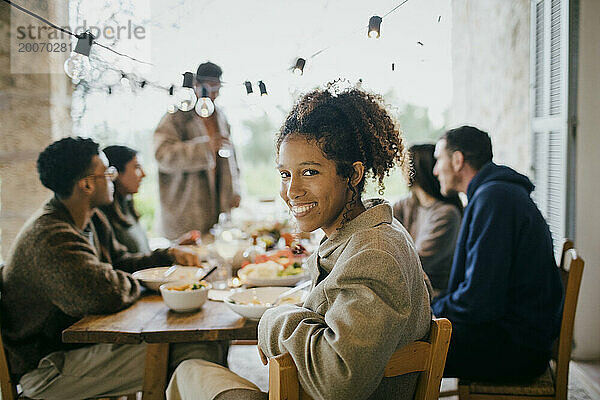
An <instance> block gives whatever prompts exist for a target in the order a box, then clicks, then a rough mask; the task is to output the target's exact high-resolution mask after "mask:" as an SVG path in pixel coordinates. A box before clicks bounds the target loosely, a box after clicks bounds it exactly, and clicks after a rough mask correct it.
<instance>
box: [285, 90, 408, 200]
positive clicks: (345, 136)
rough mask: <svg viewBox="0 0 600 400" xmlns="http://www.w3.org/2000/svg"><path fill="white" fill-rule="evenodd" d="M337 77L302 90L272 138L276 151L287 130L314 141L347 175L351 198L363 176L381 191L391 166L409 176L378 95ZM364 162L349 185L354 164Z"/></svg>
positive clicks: (396, 133) (397, 135) (394, 129)
mask: <svg viewBox="0 0 600 400" xmlns="http://www.w3.org/2000/svg"><path fill="white" fill-rule="evenodd" d="M339 83H340V82H339V81H334V82H330V83H328V84H327V85H326V87H325V88H324V89H315V90H313V91H312V92H310V93H307V94H305V95H304V96H303V97H302V98H300V100H299V101H298V102H297V103H296V105H295V106H294V107H293V108H292V110H291V111H290V113H289V115H288V116H287V118H286V120H285V122H284V123H283V126H282V127H281V129H280V131H279V132H278V134H277V137H276V148H277V155H279V149H280V147H281V143H283V141H284V140H285V138H286V137H288V136H289V135H302V136H304V137H306V138H307V139H309V140H314V141H316V142H317V144H318V145H319V148H320V149H321V151H322V152H323V154H324V155H325V157H326V158H327V159H329V160H332V161H333V162H335V164H336V172H337V174H338V175H339V176H341V177H343V178H344V179H347V180H348V186H349V188H350V190H351V191H352V193H353V199H352V201H354V200H355V198H356V197H358V196H360V194H361V193H362V192H363V189H364V185H365V179H366V178H367V176H370V177H372V179H373V180H374V181H377V182H378V186H379V194H383V191H384V189H385V186H384V184H383V179H384V178H385V177H386V176H388V175H389V173H390V170H391V169H392V168H394V166H395V165H399V166H401V167H402V169H403V171H404V174H405V176H406V177H408V166H407V163H406V156H405V151H404V144H403V141H402V137H401V135H400V131H399V129H398V128H397V126H396V124H395V122H394V120H393V119H392V117H391V116H390V114H389V113H388V111H387V109H386V107H385V105H384V101H383V99H382V97H381V96H379V95H377V94H373V93H368V92H366V91H363V90H361V89H358V88H355V87H354V88H340V87H339ZM356 161H360V162H362V163H363V165H364V167H365V176H364V177H363V179H362V180H361V181H360V182H359V184H358V185H357V186H356V188H354V187H352V185H351V184H350V178H351V177H352V174H353V172H354V169H353V168H352V164H353V163H354V162H356Z"/></svg>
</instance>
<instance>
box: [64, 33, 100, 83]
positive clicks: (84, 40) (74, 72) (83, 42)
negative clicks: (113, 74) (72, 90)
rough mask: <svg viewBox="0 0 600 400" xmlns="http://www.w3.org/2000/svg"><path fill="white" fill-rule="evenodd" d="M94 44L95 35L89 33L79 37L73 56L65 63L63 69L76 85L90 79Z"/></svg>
mask: <svg viewBox="0 0 600 400" xmlns="http://www.w3.org/2000/svg"><path fill="white" fill-rule="evenodd" d="M92 43H94V35H92V34H91V33H89V32H85V33H82V34H80V35H77V44H76V45H75V49H74V50H73V51H72V52H71V56H70V57H69V58H67V60H66V61H65V63H64V65H63V68H64V69H65V73H66V74H67V76H68V77H69V78H71V79H73V81H75V83H78V82H79V81H80V80H82V79H85V78H87V77H88V75H89V73H90V71H91V69H92V66H91V65H90V59H89V56H90V51H91V50H92Z"/></svg>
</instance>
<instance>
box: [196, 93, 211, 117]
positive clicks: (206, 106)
mask: <svg viewBox="0 0 600 400" xmlns="http://www.w3.org/2000/svg"><path fill="white" fill-rule="evenodd" d="M195 110H196V114H198V115H199V116H201V117H202V118H208V117H210V116H211V115H212V113H214V112H215V105H214V104H213V102H212V100H211V99H210V97H201V98H200V99H198V102H197V103H196V107H195Z"/></svg>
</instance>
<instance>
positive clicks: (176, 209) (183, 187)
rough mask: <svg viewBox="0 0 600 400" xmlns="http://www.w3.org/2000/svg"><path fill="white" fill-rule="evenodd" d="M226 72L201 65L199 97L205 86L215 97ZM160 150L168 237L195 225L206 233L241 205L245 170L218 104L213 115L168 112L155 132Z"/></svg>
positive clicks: (157, 153)
mask: <svg viewBox="0 0 600 400" xmlns="http://www.w3.org/2000/svg"><path fill="white" fill-rule="evenodd" d="M221 75H222V70H221V68H220V67H219V66H218V65H216V64H213V63H211V62H206V63H203V64H200V66H199V67H198V70H197V72H196V82H195V90H196V94H197V96H198V97H201V96H202V89H203V88H204V89H205V90H206V92H207V93H208V96H209V97H210V98H211V100H212V101H214V100H215V99H216V98H217V97H218V95H219V89H220V88H221ZM220 149H225V151H219V150H220ZM154 154H155V157H156V160H157V162H158V186H159V191H160V205H161V225H162V230H163V234H164V235H165V236H166V237H167V238H169V239H171V240H172V239H175V238H177V237H179V236H181V235H182V234H183V233H185V232H188V231H190V230H193V229H198V230H200V231H201V232H202V233H206V232H208V230H209V229H210V228H211V227H212V226H213V225H214V224H215V223H216V222H217V221H218V217H219V213H221V212H229V211H230V210H231V208H233V207H238V206H239V204H240V183H239V169H238V165H237V160H236V157H235V151H234V148H233V144H232V143H231V141H230V133H229V124H228V123H227V121H226V119H225V115H224V114H223V112H222V111H221V110H220V109H219V108H218V107H215V111H214V113H213V114H212V115H210V116H209V117H208V118H202V117H200V116H199V115H198V114H197V113H196V112H195V111H194V110H191V111H186V112H183V111H177V112H175V113H174V114H166V115H165V116H164V117H163V118H162V120H161V121H160V123H159V125H158V127H157V128H156V131H155V132H154Z"/></svg>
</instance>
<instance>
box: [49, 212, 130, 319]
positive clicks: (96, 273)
mask: <svg viewBox="0 0 600 400" xmlns="http://www.w3.org/2000/svg"><path fill="white" fill-rule="evenodd" d="M63 225H64V226H63ZM40 237H43V238H44V239H43V241H45V242H46V243H40V247H43V248H44V249H45V252H44V253H45V254H44V259H45V262H46V268H44V269H43V271H42V272H41V274H42V275H43V278H42V279H43V281H44V282H45V284H44V285H43V286H42V288H43V290H45V292H46V296H47V297H48V298H49V299H50V301H51V302H52V303H53V304H54V305H55V306H57V307H58V308H60V309H61V310H62V311H63V312H64V313H65V314H67V315H70V316H73V317H82V316H84V315H89V314H104V313H112V312H115V311H118V310H120V309H122V308H125V307H127V306H129V305H131V304H133V303H134V302H135V301H136V300H137V299H138V297H139V295H140V286H139V284H138V283H137V281H136V280H135V279H134V278H133V277H132V276H131V275H129V274H128V273H126V272H123V271H120V270H117V269H114V268H113V266H112V265H111V264H109V263H104V262H102V261H100V259H99V258H98V255H97V254H96V249H95V248H94V247H93V246H92V245H91V244H90V243H89V242H88V241H86V240H85V238H84V237H83V236H82V235H79V234H77V233H76V232H75V231H74V230H73V229H72V228H71V226H69V225H68V224H66V223H64V224H56V225H54V226H51V227H49V228H48V229H47V230H46V232H45V233H43V234H42V235H40Z"/></svg>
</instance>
